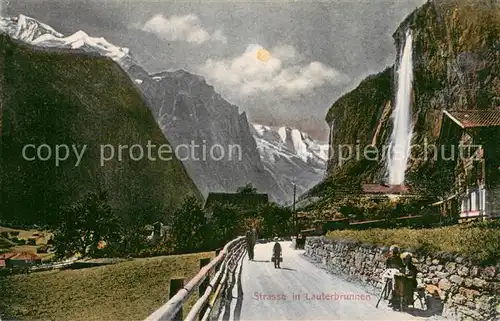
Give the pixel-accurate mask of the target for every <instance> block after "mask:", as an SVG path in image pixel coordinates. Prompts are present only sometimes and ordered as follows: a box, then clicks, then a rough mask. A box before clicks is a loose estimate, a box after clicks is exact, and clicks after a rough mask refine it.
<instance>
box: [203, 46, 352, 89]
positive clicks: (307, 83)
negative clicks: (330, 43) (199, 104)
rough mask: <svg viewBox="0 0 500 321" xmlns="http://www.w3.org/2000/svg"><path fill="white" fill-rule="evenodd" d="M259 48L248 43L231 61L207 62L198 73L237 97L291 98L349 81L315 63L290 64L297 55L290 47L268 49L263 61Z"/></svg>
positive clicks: (319, 63) (343, 76)
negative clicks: (261, 95)
mask: <svg viewBox="0 0 500 321" xmlns="http://www.w3.org/2000/svg"><path fill="white" fill-rule="evenodd" d="M259 48H262V46H259V45H256V44H251V45H249V46H248V47H247V50H246V51H245V52H244V53H243V54H242V55H240V56H238V57H235V58H233V59H225V60H214V59H208V60H207V61H206V62H205V64H204V65H202V66H201V67H200V68H199V72H200V73H201V74H203V76H205V77H206V78H207V79H208V80H209V81H212V82H214V83H215V85H216V86H217V85H218V86H221V87H222V88H221V89H222V90H223V89H227V90H230V91H231V92H232V93H235V94H238V95H239V96H248V95H258V94H262V93H273V94H279V95H284V96H287V97H291V96H296V95H300V94H306V93H310V92H311V91H312V90H314V89H316V88H319V87H323V86H326V85H334V86H335V85H340V84H344V83H346V82H347V81H348V80H349V78H348V77H347V76H346V75H343V74H341V73H340V72H338V71H337V70H335V69H333V68H331V67H329V66H327V65H325V64H323V63H321V62H318V61H313V62H310V63H308V64H303V65H299V64H297V63H294V62H296V61H297V60H298V58H299V55H298V53H297V51H296V50H295V49H294V48H293V47H292V46H280V47H275V48H273V49H272V50H269V51H270V53H271V58H270V59H269V60H268V61H266V62H262V61H260V60H258V59H257V55H256V51H257V50H258V49H259ZM224 91H225V90H224Z"/></svg>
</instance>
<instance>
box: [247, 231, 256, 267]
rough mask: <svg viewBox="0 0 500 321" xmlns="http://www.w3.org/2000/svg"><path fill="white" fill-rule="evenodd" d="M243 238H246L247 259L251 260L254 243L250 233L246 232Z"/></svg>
mask: <svg viewBox="0 0 500 321" xmlns="http://www.w3.org/2000/svg"><path fill="white" fill-rule="evenodd" d="M245 238H246V243H247V252H248V259H249V260H253V254H254V253H253V249H254V246H255V243H254V242H253V235H252V231H250V230H248V231H247V234H246V236H245Z"/></svg>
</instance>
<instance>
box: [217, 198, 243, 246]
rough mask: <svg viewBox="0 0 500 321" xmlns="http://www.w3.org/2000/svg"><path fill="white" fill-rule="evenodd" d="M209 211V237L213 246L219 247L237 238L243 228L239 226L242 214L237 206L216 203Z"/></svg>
mask: <svg viewBox="0 0 500 321" xmlns="http://www.w3.org/2000/svg"><path fill="white" fill-rule="evenodd" d="M211 211H212V216H211V218H210V224H211V231H212V233H211V236H212V240H213V241H214V244H215V246H219V244H220V243H226V242H227V241H229V240H231V239H234V238H235V237H237V236H238V234H239V233H240V232H241V231H240V230H241V229H242V228H243V226H240V225H241V222H242V215H241V214H242V212H241V210H240V209H239V208H238V207H237V206H235V205H233V204H225V203H216V204H214V206H212V208H211Z"/></svg>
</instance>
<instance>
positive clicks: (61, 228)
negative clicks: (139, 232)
mask: <svg viewBox="0 0 500 321" xmlns="http://www.w3.org/2000/svg"><path fill="white" fill-rule="evenodd" d="M59 217H60V219H59V222H58V224H57V226H56V227H55V228H53V233H54V248H55V255H56V258H58V259H60V258H67V257H71V256H73V255H75V254H80V255H81V256H82V257H88V256H93V255H95V254H96V253H97V251H100V249H99V244H102V243H101V242H105V243H106V244H108V243H113V242H114V241H119V240H120V227H121V222H120V219H119V218H118V217H116V216H115V215H114V214H113V213H112V209H111V207H110V206H109V205H108V203H107V194H106V192H104V191H99V192H97V193H94V192H90V193H88V194H87V195H85V197H84V198H83V199H81V200H79V201H77V202H76V203H75V204H73V205H71V206H69V207H66V208H64V209H63V210H62V211H61V213H60V216H59Z"/></svg>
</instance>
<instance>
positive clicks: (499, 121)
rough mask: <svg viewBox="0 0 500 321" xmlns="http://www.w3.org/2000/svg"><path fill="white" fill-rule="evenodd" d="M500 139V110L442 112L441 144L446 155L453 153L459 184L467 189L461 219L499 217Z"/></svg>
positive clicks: (462, 202) (461, 187)
mask: <svg viewBox="0 0 500 321" xmlns="http://www.w3.org/2000/svg"><path fill="white" fill-rule="evenodd" d="M499 139H500V109H495V110H468V111H451V110H445V111H444V112H443V118H442V123H441V128H440V142H441V146H446V148H447V152H446V157H448V158H450V157H452V156H454V157H452V158H453V160H454V161H455V162H456V167H457V172H458V173H460V174H459V175H458V177H457V178H458V186H459V188H460V189H461V190H464V191H465V192H464V195H463V197H462V199H461V200H460V203H461V209H460V219H461V221H463V220H468V219H478V218H479V219H489V218H494V217H500V175H499V173H500V142H499ZM450 147H454V148H451V149H450ZM450 151H451V152H454V154H450Z"/></svg>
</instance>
